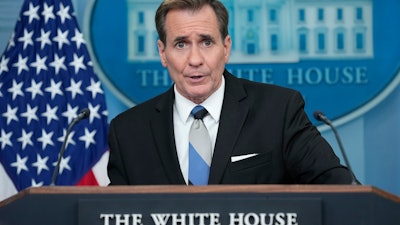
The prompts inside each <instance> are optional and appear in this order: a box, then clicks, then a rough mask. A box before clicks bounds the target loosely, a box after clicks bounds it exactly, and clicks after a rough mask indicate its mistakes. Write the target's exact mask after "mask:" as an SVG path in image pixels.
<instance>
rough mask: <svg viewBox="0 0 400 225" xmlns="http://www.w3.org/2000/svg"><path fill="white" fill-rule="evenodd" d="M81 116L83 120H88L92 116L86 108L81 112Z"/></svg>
mask: <svg viewBox="0 0 400 225" xmlns="http://www.w3.org/2000/svg"><path fill="white" fill-rule="evenodd" d="M79 115H80V117H81V119H86V118H88V117H89V115H90V110H89V109H88V108H84V109H82V110H81V112H80V113H79Z"/></svg>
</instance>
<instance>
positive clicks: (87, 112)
mask: <svg viewBox="0 0 400 225" xmlns="http://www.w3.org/2000/svg"><path fill="white" fill-rule="evenodd" d="M89 115H90V110H89V109H88V108H84V109H82V110H81V112H80V113H79V114H78V116H77V117H76V118H75V119H74V120H73V121H72V123H71V124H70V125H69V126H68V129H67V132H66V134H65V137H64V141H63V143H62V145H61V149H60V154H59V156H58V161H57V164H56V167H55V168H54V172H53V177H52V178H51V183H50V186H54V185H55V183H56V179H57V175H58V172H59V171H60V164H61V159H62V156H63V155H64V151H65V147H66V145H67V140H68V136H69V133H70V132H71V130H72V128H73V127H74V126H75V124H77V123H78V122H79V121H81V120H83V119H86V118H88V117H89Z"/></svg>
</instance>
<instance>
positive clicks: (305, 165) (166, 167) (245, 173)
mask: <svg viewBox="0 0 400 225" xmlns="http://www.w3.org/2000/svg"><path fill="white" fill-rule="evenodd" d="M224 77H225V84H226V85H225V94H224V101H223V106H222V111H221V117H220V118H221V119H220V124H219V130H218V135H217V140H216V144H215V149H214V155H213V158H212V163H211V169H210V177H209V184H350V183H351V181H352V175H351V173H350V172H349V171H348V169H347V168H346V167H344V166H342V165H341V164H340V162H339V159H338V158H337V156H336V155H335V154H334V152H333V150H332V148H331V147H330V145H329V144H328V143H327V142H326V140H325V139H324V138H323V137H322V136H321V135H320V133H319V132H318V130H317V129H316V127H315V126H313V125H312V123H311V122H310V121H309V119H308V117H307V115H306V113H305V111H304V101H303V98H302V96H301V95H300V93H299V92H297V91H294V90H291V89H287V88H283V87H278V86H275V85H269V84H261V83H256V82H252V81H249V80H245V79H239V78H236V77H234V76H233V75H231V74H230V73H229V72H227V71H225V72H224ZM173 103H174V91H173V88H172V87H171V88H170V89H169V90H168V91H166V92H165V93H163V94H161V95H159V96H157V97H155V98H153V99H151V100H149V101H147V102H144V103H143V104H139V105H137V106H135V107H133V108H131V109H129V110H127V111H125V112H123V113H121V114H120V115H118V116H117V117H116V118H114V119H113V120H112V122H111V124H110V130H109V131H110V132H109V147H110V159H109V164H108V175H109V178H110V180H111V185H155V184H185V181H184V178H183V176H182V172H181V170H180V166H179V161H178V157H177V152H176V147H175V139H174V127H173ZM253 154H254V155H253ZM242 155H253V157H249V158H246V159H243V160H239V161H235V162H232V157H235V156H242Z"/></svg>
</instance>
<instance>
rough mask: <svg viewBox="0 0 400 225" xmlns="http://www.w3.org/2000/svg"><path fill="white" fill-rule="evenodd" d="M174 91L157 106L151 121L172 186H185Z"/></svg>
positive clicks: (169, 92) (163, 165)
mask: <svg viewBox="0 0 400 225" xmlns="http://www.w3.org/2000/svg"><path fill="white" fill-rule="evenodd" d="M173 102H174V91H173V88H170V89H169V90H168V91H167V92H166V94H164V95H163V96H162V98H161V100H160V101H159V102H158V103H157V104H156V106H155V110H156V113H155V116H154V117H153V118H152V119H151V121H150V125H151V130H152V132H153V134H154V138H155V142H156V145H157V149H158V154H159V156H160V160H161V162H162V165H161V166H162V167H163V168H164V171H165V173H166V175H167V177H168V179H169V181H170V182H171V184H185V180H184V178H183V176H182V172H181V169H180V166H179V160H178V156H177V153H176V145H175V138H174V125H173Z"/></svg>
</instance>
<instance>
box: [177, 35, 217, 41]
mask: <svg viewBox="0 0 400 225" xmlns="http://www.w3.org/2000/svg"><path fill="white" fill-rule="evenodd" d="M199 36H200V37H201V39H203V40H214V38H213V37H212V36H211V35H209V34H200V35H199ZM187 37H188V36H178V37H176V38H175V39H174V43H177V42H181V41H184V40H186V39H187Z"/></svg>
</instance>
